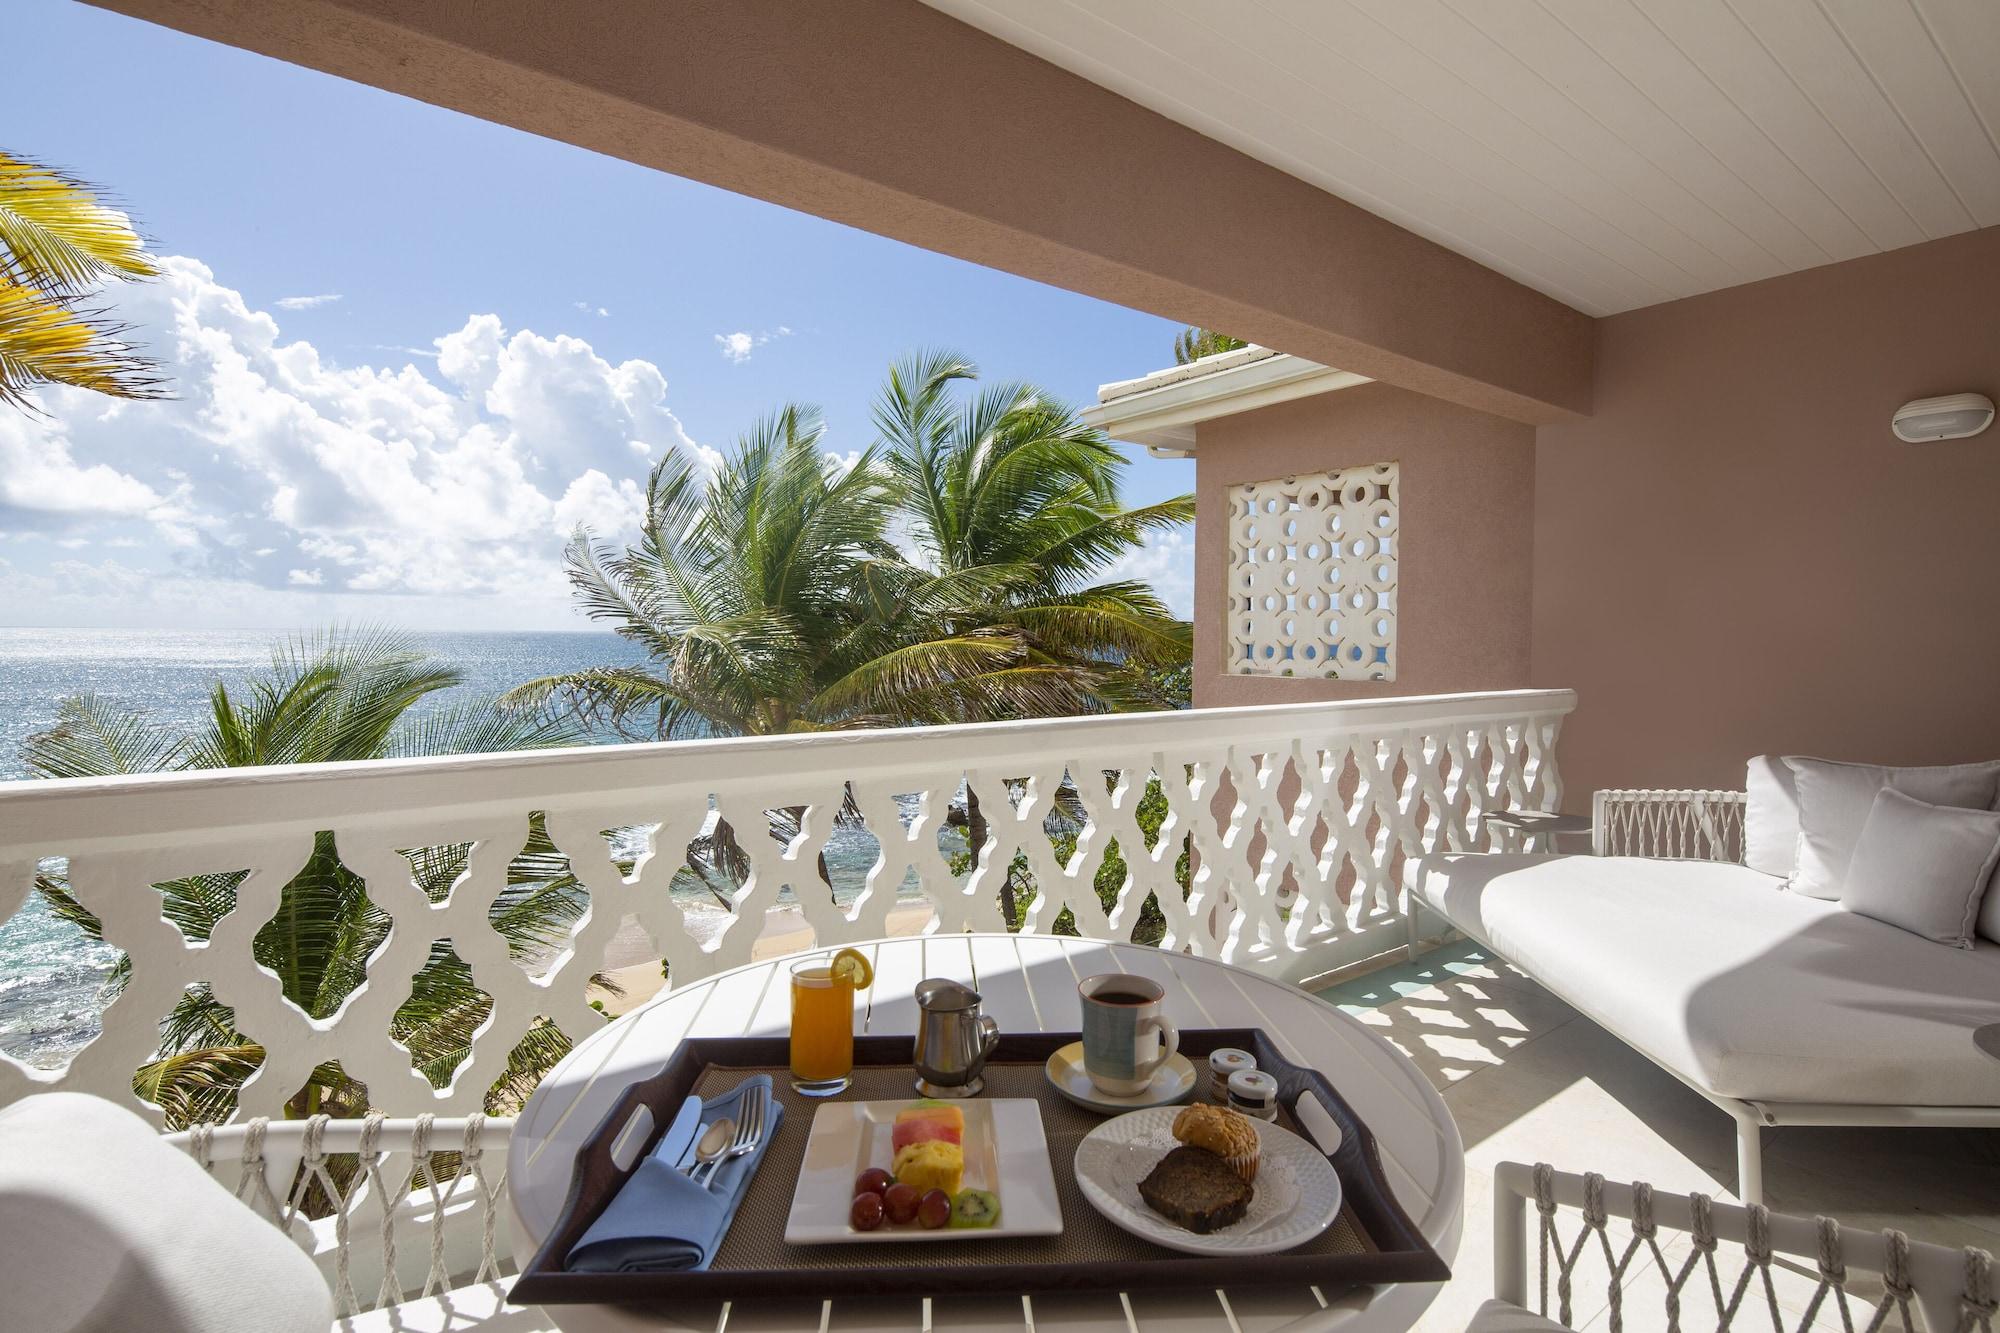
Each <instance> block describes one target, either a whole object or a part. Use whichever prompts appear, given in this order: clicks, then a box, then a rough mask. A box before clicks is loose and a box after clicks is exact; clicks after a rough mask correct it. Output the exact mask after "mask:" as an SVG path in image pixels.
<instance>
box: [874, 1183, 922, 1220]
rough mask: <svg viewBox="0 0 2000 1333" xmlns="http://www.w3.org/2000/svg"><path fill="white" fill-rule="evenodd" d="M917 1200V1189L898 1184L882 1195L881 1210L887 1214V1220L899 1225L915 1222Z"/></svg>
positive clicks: (912, 1186)
mask: <svg viewBox="0 0 2000 1333" xmlns="http://www.w3.org/2000/svg"><path fill="white" fill-rule="evenodd" d="M918 1200H919V1196H918V1194H917V1187H916V1186H915V1185H905V1184H902V1183H900V1182H898V1183H897V1184H894V1185H891V1186H890V1187H889V1188H888V1189H887V1190H885V1191H883V1193H882V1207H883V1209H884V1210H885V1211H886V1212H887V1213H888V1214H889V1220H890V1221H891V1222H895V1223H897V1224H899V1225H900V1224H901V1223H904V1222H910V1221H914V1220H915V1218H916V1216H917V1203H918Z"/></svg>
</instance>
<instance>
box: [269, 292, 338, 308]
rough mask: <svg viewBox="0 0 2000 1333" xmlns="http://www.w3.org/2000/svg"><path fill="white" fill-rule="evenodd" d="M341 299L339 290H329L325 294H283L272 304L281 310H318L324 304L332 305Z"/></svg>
mask: <svg viewBox="0 0 2000 1333" xmlns="http://www.w3.org/2000/svg"><path fill="white" fill-rule="evenodd" d="M338 300H340V293H339V292H328V293H327V294H326V295H324V296H281V297H279V298H278V299H277V300H276V301H274V302H273V303H272V304H274V305H276V306H277V307H278V309H280V310H316V309H318V308H319V307H320V306H323V305H332V304H333V303H334V302H335V301H338Z"/></svg>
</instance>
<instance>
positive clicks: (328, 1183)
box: [168, 1114, 548, 1330]
mask: <svg viewBox="0 0 2000 1333" xmlns="http://www.w3.org/2000/svg"><path fill="white" fill-rule="evenodd" d="M513 1127H514V1122H513V1120H512V1119H502V1118H494V1117H487V1116H469V1117H466V1118H463V1119H439V1118H436V1117H433V1116H428V1115H425V1116H418V1117H416V1118H415V1119H412V1120H391V1119H388V1118H386V1117H384V1116H382V1115H380V1114H370V1115H368V1116H366V1117H365V1118H363V1119H359V1120H334V1119H330V1118H329V1117H327V1116H323V1115H320V1116H313V1117H311V1118H310V1119H307V1120H282V1121H272V1120H266V1119H264V1118H262V1117H259V1118H257V1119H254V1120H246V1121H243V1122H241V1123H238V1124H230V1125H208V1124H202V1125H196V1126H194V1127H193V1128H192V1129H189V1130H187V1131H185V1132H183V1133H179V1134H173V1135H170V1136H168V1141H169V1142H171V1143H174V1144H176V1145H178V1146H179V1147H181V1148H182V1149H183V1150H184V1151H186V1152H187V1154H188V1155H189V1156H190V1157H192V1158H194V1160H195V1161H196V1162H197V1163H199V1164H200V1165H201V1167H202V1168H203V1169H204V1170H206V1171H207V1172H208V1173H209V1174H210V1175H211V1176H214V1177H216V1178H217V1179H218V1180H220V1181H221V1182H222V1184H224V1185H225V1186H228V1187H230V1188H231V1189H232V1190H233V1191H234V1193H235V1195H236V1197H237V1198H239V1199H241V1200H242V1201H243V1202H244V1203H246V1204H248V1205H249V1206H250V1207H251V1208H252V1209H254V1210H255V1211H256V1212H257V1213H258V1214H259V1215H260V1216H262V1217H264V1218H265V1219H266V1220H268V1221H269V1222H271V1224H272V1225H274V1226H276V1227H278V1228H280V1229H281V1230H283V1231H285V1232H286V1233H287V1234H289V1235H290V1236H291V1237H292V1238H293V1239H294V1240H296V1241H298V1242H299V1244H300V1245H301V1246H302V1247H304V1248H305V1249H306V1251H307V1252H308V1253H309V1254H311V1255H312V1256H313V1258H314V1260H315V1261H316V1262H318V1264H319V1266H320V1270H321V1271H322V1272H323V1273H324V1274H325V1275H326V1279H327V1286H328V1287H329V1288H330V1289H331V1290H332V1292H333V1298H334V1309H335V1313H336V1314H337V1315H339V1316H340V1321H339V1322H338V1323H337V1324H336V1325H335V1327H336V1328H338V1329H354V1330H360V1329H364V1328H373V1327H378V1326H379V1327H383V1328H396V1329H410V1330H417V1329H429V1328H433V1327H435V1328H439V1329H445V1328H464V1327H470V1326H475V1325H476V1326H479V1327H482V1328H492V1329H502V1328H504V1329H507V1330H513V1329H516V1328H520V1329H535V1328H543V1327H547V1326H548V1325H547V1324H546V1322H545V1320H544V1318H543V1316H542V1315H541V1313H540V1312H539V1311H537V1310H533V1309H527V1310H518V1309H517V1310H511V1311H510V1310H505V1309H504V1308H503V1304H504V1303H503V1300H502V1297H503V1296H504V1288H505V1284H504V1282H503V1281H502V1279H503V1277H505V1276H507V1275H509V1273H510V1271H511V1266H510V1265H509V1264H508V1263H507V1262H506V1259H505V1258H504V1255H503V1249H502V1246H501V1244H500V1230H499V1229H500V1215H501V1206H502V1204H503V1203H504V1201H505V1198H506V1190H507V1179H506V1157H507V1139H508V1136H509V1135H510V1134H511V1133H512V1131H513ZM232 1163H233V1164H234V1165H235V1168H236V1169H235V1178H234V1179H233V1180H232V1179H231V1178H230V1177H229V1175H228V1174H227V1170H226V1169H227V1168H228V1167H229V1166H230V1164H232ZM309 1204H311V1205H314V1206H313V1207H312V1208H311V1211H314V1212H319V1213H321V1214H322V1215H320V1216H317V1217H308V1216H307V1212H308V1205H309Z"/></svg>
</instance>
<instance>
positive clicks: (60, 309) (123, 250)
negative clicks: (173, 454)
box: [0, 150, 163, 410]
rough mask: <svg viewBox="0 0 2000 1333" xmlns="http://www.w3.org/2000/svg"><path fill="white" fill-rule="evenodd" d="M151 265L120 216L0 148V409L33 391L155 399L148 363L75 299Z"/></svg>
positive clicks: (152, 272)
mask: <svg viewBox="0 0 2000 1333" xmlns="http://www.w3.org/2000/svg"><path fill="white" fill-rule="evenodd" d="M159 271H160V270H159V268H158V267H157V266H156V265H155V264H154V263H153V260H152V258H151V257H150V256H149V255H147V254H146V252H145V247H144V244H143V243H142V242H141V241H140V239H139V235H138V233H137V232H136V231H134V230H133V229H132V224H131V222H130V220H129V219H128V218H126V216H125V215H124V214H123V213H121V212H119V211H118V210H117V209H114V208H111V207H108V206H107V205H105V204H104V203H103V202H101V201H100V200H99V199H98V197H97V195H96V193H95V192H94V191H93V190H92V188H91V187H90V186H88V185H85V184H83V183H82V182H81V181H77V180H73V179H71V178H70V177H68V176H65V175H62V174H61V173H59V172H56V171H52V170H50V169H49V168H48V167H45V166H41V165H39V164H38V163H35V162H31V161H29V160H28V159H27V158H24V157H16V156H14V155H13V154H11V153H8V152H6V151H4V150H0V403H8V404H11V405H13V406H15V407H20V408H24V409H30V410H32V404H31V400H30V399H29V397H28V394H29V392H30V391H31V390H33V389H34V388H36V387H37V386H38V385H43V384H68V385H72V386H74V387H76V388H79V389H91V390H94V391H96V392H98V393H104V394H110V395H111V396H113V397H115V398H158V397H161V396H163V391H162V389H161V388H160V378H159V376H158V375H157V374H156V373H155V372H156V369H157V368H156V367H155V366H154V365H153V363H152V362H150V361H148V360H147V359H146V358H144V357H142V356H140V355H139V354H138V353H137V352H136V351H135V350H134V349H133V348H132V347H131V346H130V345H129V344H127V343H125V342H123V341H122V340H121V337H120V335H121V334H123V333H124V332H125V330H124V328H123V327H122V326H120V325H116V324H111V323H108V322H106V321H105V320H104V318H103V316H102V313H101V312H99V311H93V310H86V309H83V308H82V302H83V301H85V300H86V299H88V297H89V296H90V294H91V293H92V292H93V291H95V290H96V288H97V285H98V284H99V283H100V282H103V281H105V280H106V279H115V278H152V277H157V276H159Z"/></svg>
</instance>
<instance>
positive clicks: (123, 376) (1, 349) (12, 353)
mask: <svg viewBox="0 0 2000 1333" xmlns="http://www.w3.org/2000/svg"><path fill="white" fill-rule="evenodd" d="M127 331H128V326H126V325H122V324H116V323H113V322H111V321H110V320H107V319H106V318H105V317H104V314H103V312H102V311H97V310H83V309H79V308H78V307H77V306H76V305H75V304H74V303H73V301H71V300H65V299H63V298H59V297H55V296H51V295H49V294H48V293H46V292H42V291H38V290H37V289H35V288H34V287H31V286H29V285H28V284H26V283H23V282H17V281H15V280H14V279H13V278H12V277H10V276H6V275H4V274H0V403H7V404H11V405H12V406H15V407H19V408H23V409H27V410H31V411H32V410H34V403H33V400H32V399H30V398H29V396H28V395H29V394H30V393H31V392H32V391H33V390H35V389H37V388H39V387H41V386H42V385H45V384H66V385H69V386H70V387H72V388H77V389H89V390H91V391H92V392H94V393H101V394H106V395H109V396H110V397H113V398H164V397H167V396H168V395H167V392H166V390H165V388H164V387H162V386H163V385H164V384H165V380H164V378H163V377H162V376H161V375H160V374H159V373H158V371H159V367H158V366H157V365H156V364H155V363H154V362H152V361H151V360H149V359H147V358H146V357H145V356H144V355H143V354H141V353H140V351H139V350H138V349H137V348H136V347H134V346H133V345H132V344H131V343H128V342H126V341H124V334H125V333H126V332H127Z"/></svg>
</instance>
